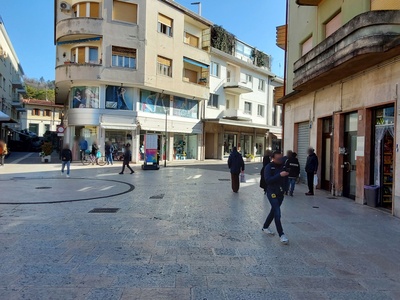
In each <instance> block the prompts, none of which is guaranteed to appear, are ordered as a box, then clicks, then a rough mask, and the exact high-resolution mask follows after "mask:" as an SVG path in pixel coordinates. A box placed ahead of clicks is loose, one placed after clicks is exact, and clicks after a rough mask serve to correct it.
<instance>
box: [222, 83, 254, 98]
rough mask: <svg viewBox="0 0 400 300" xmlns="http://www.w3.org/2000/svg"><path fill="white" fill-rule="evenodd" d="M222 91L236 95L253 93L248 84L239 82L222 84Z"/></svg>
mask: <svg viewBox="0 0 400 300" xmlns="http://www.w3.org/2000/svg"><path fill="white" fill-rule="evenodd" d="M224 90H225V91H226V92H229V93H233V94H236V95H241V94H246V93H251V92H253V88H252V87H251V86H250V83H245V82H240V81H228V82H226V83H225V84H224Z"/></svg>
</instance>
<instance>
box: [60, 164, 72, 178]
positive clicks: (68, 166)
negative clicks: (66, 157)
mask: <svg viewBox="0 0 400 300" xmlns="http://www.w3.org/2000/svg"><path fill="white" fill-rule="evenodd" d="M65 165H67V175H69V169H70V166H71V162H70V161H63V162H62V168H61V173H64V168H65Z"/></svg>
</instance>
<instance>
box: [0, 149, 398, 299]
mask: <svg viewBox="0 0 400 300" xmlns="http://www.w3.org/2000/svg"><path fill="white" fill-rule="evenodd" d="M32 160H33V157H30V158H26V159H23V160H21V161H20V162H19V164H13V163H12V160H11V161H10V162H9V163H8V164H7V165H6V166H5V167H3V168H1V169H0V176H1V177H0V187H1V192H0V202H1V203H10V204H1V205H0V255H1V258H2V260H1V264H0V299H6V300H8V299H193V300H198V299H199V300H203V299H208V300H211V299H374V300H375V299H400V260H399V257H400V247H399V245H400V220H399V219H396V218H394V217H392V216H390V215H389V214H387V213H385V212H382V211H379V210H376V209H372V208H369V207H366V206H360V205H357V204H355V203H354V202H353V201H351V200H348V199H340V198H339V199H328V197H329V195H328V194H326V193H324V192H322V191H318V192H317V195H316V196H314V197H310V198H306V197H305V196H303V195H304V192H305V187H304V186H302V185H300V186H297V190H296V191H295V197H293V198H292V197H287V198H286V199H285V201H284V204H283V210H282V215H283V219H282V221H283V226H284V230H285V233H286V234H287V236H288V238H289V239H290V244H289V245H287V246H284V245H282V244H280V242H279V239H278V237H276V236H275V237H269V236H267V235H265V234H264V233H263V232H262V231H261V226H262V224H263V222H264V220H265V217H266V215H267V211H268V210H269V203H268V201H267V200H266V199H265V198H264V195H263V193H262V191H261V189H260V188H259V187H258V180H259V176H258V172H259V168H260V165H259V164H250V165H248V166H247V171H246V172H247V183H246V184H242V185H241V188H240V191H239V194H234V193H232V191H231V189H230V182H229V181H225V180H224V179H229V178H230V175H229V173H228V170H227V168H226V166H225V164H220V163H219V164H218V163H214V164H211V163H206V164H200V163H196V164H195V165H192V166H188V165H174V166H170V167H167V168H165V169H164V168H162V169H160V170H159V171H142V170H140V168H139V167H135V170H136V173H135V174H133V175H129V174H126V175H118V174H117V173H118V172H119V171H120V166H119V165H114V166H113V167H95V166H93V167H92V166H89V167H83V166H80V165H79V164H78V163H74V164H73V166H72V171H71V178H69V179H66V178H65V177H62V176H61V174H60V171H59V165H58V164H48V165H46V164H40V163H38V164H33V163H32ZM33 162H35V161H33ZM221 179H222V180H221ZM132 186H133V187H132ZM38 187H48V189H37V188H38ZM74 199H81V201H78V202H71V201H70V200H74ZM87 199H90V200H87ZM46 202H57V203H51V204H46ZM20 203H36V204H20ZM94 208H119V210H118V211H117V212H115V213H112V212H108V213H89V211H91V210H92V209H94ZM273 229H275V228H273Z"/></svg>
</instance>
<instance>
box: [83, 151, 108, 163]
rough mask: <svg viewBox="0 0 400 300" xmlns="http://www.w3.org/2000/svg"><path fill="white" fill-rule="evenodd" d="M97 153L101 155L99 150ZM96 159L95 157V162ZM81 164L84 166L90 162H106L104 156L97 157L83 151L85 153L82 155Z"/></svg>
mask: <svg viewBox="0 0 400 300" xmlns="http://www.w3.org/2000/svg"><path fill="white" fill-rule="evenodd" d="M98 154H100V155H101V153H100V152H98ZM96 159H97V162H96ZM82 164H83V165H84V166H87V165H90V164H92V165H94V164H97V165H99V166H104V165H105V164H106V158H105V157H104V156H99V157H97V156H94V155H92V154H91V153H87V152H85V154H84V155H83V157H82Z"/></svg>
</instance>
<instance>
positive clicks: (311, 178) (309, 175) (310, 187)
mask: <svg viewBox="0 0 400 300" xmlns="http://www.w3.org/2000/svg"><path fill="white" fill-rule="evenodd" d="M307 185H308V192H309V193H312V194H314V172H307Z"/></svg>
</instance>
